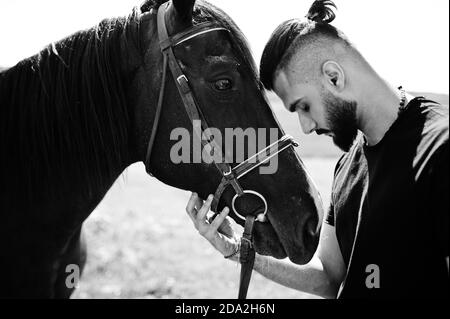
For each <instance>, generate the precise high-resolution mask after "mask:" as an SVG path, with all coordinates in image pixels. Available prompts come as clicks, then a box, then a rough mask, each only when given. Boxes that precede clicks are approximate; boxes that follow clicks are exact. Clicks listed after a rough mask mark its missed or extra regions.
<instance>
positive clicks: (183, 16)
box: [170, 0, 195, 26]
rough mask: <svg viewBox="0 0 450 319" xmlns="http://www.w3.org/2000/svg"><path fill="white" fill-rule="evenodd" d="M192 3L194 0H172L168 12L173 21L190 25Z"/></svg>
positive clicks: (192, 9) (193, 3)
mask: <svg viewBox="0 0 450 319" xmlns="http://www.w3.org/2000/svg"><path fill="white" fill-rule="evenodd" d="M194 5H195V0H172V5H171V11H170V12H171V15H173V17H172V18H173V19H174V20H173V21H176V22H178V23H180V24H181V25H184V26H191V25H192V13H193V11H194Z"/></svg>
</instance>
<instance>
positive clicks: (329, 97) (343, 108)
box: [322, 91, 358, 152]
mask: <svg viewBox="0 0 450 319" xmlns="http://www.w3.org/2000/svg"><path fill="white" fill-rule="evenodd" d="M322 98H323V103H324V105H325V110H326V115H325V116H326V121H327V125H328V128H329V130H330V131H331V133H333V142H334V144H335V145H336V146H337V147H339V148H340V149H341V150H343V151H344V152H348V151H349V150H350V149H351V147H352V146H353V143H354V142H355V139H356V137H357V136H358V123H357V117H356V106H357V103H356V102H354V101H346V100H343V99H340V98H338V97H336V96H334V95H333V94H332V93H331V92H328V91H327V92H325V91H324V92H323V93H322Z"/></svg>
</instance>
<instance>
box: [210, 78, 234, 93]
mask: <svg viewBox="0 0 450 319" xmlns="http://www.w3.org/2000/svg"><path fill="white" fill-rule="evenodd" d="M214 87H215V88H216V90H218V91H227V90H230V89H231V88H232V87H233V83H231V81H230V80H228V79H221V80H218V81H216V82H215V83H214Z"/></svg>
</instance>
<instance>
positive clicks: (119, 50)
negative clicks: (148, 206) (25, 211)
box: [0, 0, 258, 202]
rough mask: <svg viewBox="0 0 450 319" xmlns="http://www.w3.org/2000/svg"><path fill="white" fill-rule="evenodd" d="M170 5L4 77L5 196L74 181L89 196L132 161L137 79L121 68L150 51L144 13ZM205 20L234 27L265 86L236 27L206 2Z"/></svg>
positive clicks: (75, 38)
mask: <svg viewBox="0 0 450 319" xmlns="http://www.w3.org/2000/svg"><path fill="white" fill-rule="evenodd" d="M164 2H166V1H161V0H148V1H146V2H145V3H144V5H142V6H141V8H134V9H133V11H132V13H131V14H130V15H129V16H127V17H120V18H113V19H105V20H103V21H102V22H101V23H99V24H98V25H96V26H95V27H93V28H91V29H88V30H84V31H80V32H77V33H75V34H73V35H71V36H69V37H67V38H65V39H63V40H61V41H59V42H56V43H52V44H50V45H48V46H47V47H46V48H44V49H43V50H42V51H41V52H40V53H38V54H37V55H35V56H32V57H30V58H28V59H25V60H23V61H21V62H19V63H18V64H17V65H16V66H14V67H12V68H9V69H7V70H4V71H2V72H0V145H1V147H2V154H1V155H0V173H1V176H2V178H1V182H0V195H1V194H5V193H6V194H7V191H8V189H10V188H11V187H12V188H14V187H13V186H11V182H12V181H16V184H15V187H16V188H17V189H14V190H10V193H11V194H14V193H16V192H17V191H18V189H20V190H21V191H22V193H23V196H24V197H26V196H28V198H27V199H26V200H31V201H34V202H35V201H36V200H38V199H39V198H41V197H45V198H54V197H55V196H58V195H60V197H61V198H63V196H64V195H65V194H61V193H60V191H63V190H64V189H65V187H64V186H68V185H69V186H70V185H73V184H75V185H78V188H79V190H82V191H84V193H85V194H86V195H88V196H89V195H90V194H92V193H93V192H95V190H96V189H97V187H99V186H101V185H105V184H104V183H105V182H108V181H110V180H111V178H113V177H114V176H113V174H114V173H115V172H117V169H119V168H123V165H124V164H126V163H128V162H129V161H130V159H129V158H127V157H128V156H130V155H129V149H128V148H129V145H131V144H130V143H132V141H131V140H130V139H131V135H132V134H131V132H130V127H129V125H130V119H131V117H132V114H130V113H129V112H130V107H129V105H128V102H127V101H128V98H127V92H126V88H127V85H128V84H129V83H130V82H131V78H130V77H131V76H132V74H129V75H127V74H124V72H123V70H122V67H121V66H123V65H124V63H125V62H124V61H128V59H129V57H128V56H124V55H127V52H128V49H129V48H131V47H136V48H138V49H139V50H141V51H143V50H144V48H141V47H140V45H141V44H140V42H139V40H138V39H136V38H139V23H140V20H139V17H140V14H139V13H140V11H141V12H145V11H148V10H150V9H151V8H158V7H159V6H160V5H161V4H162V3H164ZM205 20H213V21H215V22H217V23H219V24H221V25H222V26H223V27H225V28H227V29H229V30H230V32H231V34H232V36H231V41H232V45H233V47H234V49H235V50H236V53H237V55H238V56H239V57H241V58H242V59H243V60H244V61H243V66H244V68H247V70H246V71H247V72H249V74H250V75H253V77H254V79H255V81H258V78H257V71H256V70H257V69H256V65H255V63H254V61H253V58H252V55H251V52H250V50H249V48H248V44H247V41H246V39H245V37H244V35H243V34H242V32H241V31H240V30H239V29H238V28H237V26H236V25H235V23H234V22H233V21H232V20H231V19H230V18H229V17H228V16H227V15H226V14H225V13H224V12H223V11H221V10H219V9H218V8H216V7H214V6H213V5H211V4H209V3H207V2H205V1H198V3H197V4H196V9H195V12H194V22H195V23H200V22H203V21H205ZM128 41H133V42H134V43H132V44H130V45H128V44H127V42H128ZM141 54H142V57H143V56H144V52H141ZM68 176H70V178H68ZM3 196H6V195H3ZM41 200H42V199H41Z"/></svg>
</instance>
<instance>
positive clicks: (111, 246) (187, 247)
mask: <svg viewBox="0 0 450 319" xmlns="http://www.w3.org/2000/svg"><path fill="white" fill-rule="evenodd" d="M419 95H421V94H419ZM426 95H427V96H429V97H430V98H432V99H435V100H438V101H440V102H441V103H444V104H447V105H448V96H447V95H434V94H426ZM269 100H270V101H271V104H272V107H273V109H274V111H275V113H276V115H277V117H278V119H279V120H280V122H281V125H282V126H283V127H284V129H285V131H286V133H288V134H291V135H293V136H294V137H295V138H296V139H297V141H299V142H300V147H299V148H298V152H299V154H300V156H301V157H302V160H303V161H304V163H305V165H306V167H307V169H308V170H309V173H310V174H311V176H312V178H313V180H314V181H315V183H316V185H317V187H318V189H319V191H320V193H321V195H322V198H323V201H324V205H325V206H327V205H328V203H329V197H330V189H331V183H332V177H333V170H334V165H335V163H336V161H337V159H338V158H339V156H340V154H341V153H340V151H339V150H338V149H337V148H336V147H335V146H334V145H333V144H332V142H331V140H330V139H329V138H328V137H319V136H317V135H315V134H314V135H311V136H304V135H303V134H302V133H301V130H300V126H299V124H298V119H297V118H296V116H294V115H292V114H289V113H288V112H287V111H285V110H284V109H283V106H282V104H281V103H280V101H279V100H278V99H277V98H276V97H275V96H273V95H269ZM189 196H190V194H189V193H186V192H183V191H179V190H177V189H174V188H171V187H168V186H165V185H163V184H162V183H160V182H158V181H157V180H155V179H152V178H151V177H149V176H147V175H146V173H145V171H144V167H143V165H142V164H136V165H133V166H131V167H129V169H128V170H127V171H126V172H124V174H123V175H122V176H121V177H120V178H119V179H118V180H117V182H116V183H115V185H114V186H113V188H112V189H111V190H110V191H109V193H108V194H107V196H106V197H105V199H104V200H103V201H102V202H101V203H100V205H99V206H98V207H97V209H96V210H95V211H94V212H93V213H92V215H91V216H90V218H89V219H88V220H87V221H86V222H85V227H84V229H85V234H86V237H87V242H88V262H87V265H86V269H85V272H84V274H83V276H82V279H81V282H80V287H79V289H78V290H77V291H76V292H75V293H74V295H73V298H152V299H153V298H194V299H208V298H225V299H227V298H232V299H233V298H236V296H237V290H238V281H239V267H238V265H237V264H235V263H233V262H230V261H227V260H224V259H223V257H222V256H221V255H220V254H219V253H217V252H216V251H215V250H214V249H213V248H212V247H211V246H210V245H209V244H208V243H207V242H206V241H205V240H204V239H203V238H201V237H200V235H198V233H197V231H196V230H195V229H194V227H193V225H192V222H191V220H190V219H189V217H188V216H187V214H186V213H185V206H186V203H187V200H188V198H189ZM249 298H262V299H278V298H286V299H290V298H294V299H295V298H316V297H315V296H311V295H307V294H303V293H300V292H297V291H294V290H292V289H288V288H285V287H282V286H280V285H277V284H275V283H273V282H270V281H269V280H267V279H265V278H264V277H262V276H260V275H259V274H257V273H254V275H253V279H252V282H251V285H250V289H249Z"/></svg>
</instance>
